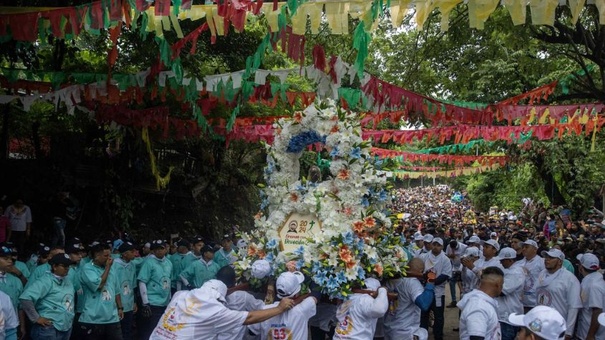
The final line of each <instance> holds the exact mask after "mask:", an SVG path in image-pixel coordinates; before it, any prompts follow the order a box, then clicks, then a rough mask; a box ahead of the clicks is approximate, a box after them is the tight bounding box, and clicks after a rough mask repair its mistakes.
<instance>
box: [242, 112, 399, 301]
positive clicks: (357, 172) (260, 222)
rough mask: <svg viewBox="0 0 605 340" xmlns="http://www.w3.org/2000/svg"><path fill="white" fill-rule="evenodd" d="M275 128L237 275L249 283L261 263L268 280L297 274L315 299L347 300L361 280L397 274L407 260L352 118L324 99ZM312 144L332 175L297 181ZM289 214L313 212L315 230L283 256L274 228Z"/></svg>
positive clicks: (382, 179)
mask: <svg viewBox="0 0 605 340" xmlns="http://www.w3.org/2000/svg"><path fill="white" fill-rule="evenodd" d="M274 128H275V131H276V132H275V138H274V142H273V144H272V145H267V166H266V167H265V180H266V183H267V186H266V187H265V188H264V190H263V192H262V198H263V203H262V205H261V212H260V213H259V214H257V216H256V217H255V230H254V231H253V232H252V233H251V235H247V234H245V235H242V237H243V238H244V239H245V240H246V241H247V242H248V249H247V250H246V252H245V253H243V254H240V255H241V256H242V257H244V258H243V260H241V261H238V262H237V263H236V269H237V270H238V271H239V272H240V273H241V274H243V275H244V276H245V277H247V278H251V276H252V275H251V268H252V265H253V262H254V261H255V260H258V259H264V260H266V261H268V262H269V263H271V266H272V271H273V274H274V275H278V274H279V273H281V272H283V271H285V270H301V271H303V272H304V273H305V274H307V275H309V276H310V277H311V278H312V280H313V281H314V282H315V283H316V284H317V285H319V286H320V287H322V293H325V294H329V295H330V296H331V297H337V298H346V297H347V296H348V295H349V294H350V293H351V290H352V288H353V287H355V286H361V282H362V281H363V279H364V278H365V277H368V276H374V277H378V278H382V277H392V276H394V275H395V273H402V274H404V273H405V272H404V268H405V265H406V263H407V256H406V253H405V251H404V250H403V247H402V244H401V239H400V237H399V236H396V235H394V233H393V230H392V223H391V220H390V218H389V216H388V212H387V211H386V210H385V209H386V204H387V203H388V198H389V197H388V195H387V191H386V188H385V187H386V185H387V178H386V175H385V173H384V172H382V171H380V170H377V166H379V165H380V164H376V163H375V161H376V160H375V158H373V157H372V156H371V155H370V148H371V143H370V142H369V141H363V139H362V138H361V125H360V122H359V119H358V118H357V117H356V115H355V114H353V113H351V112H347V111H344V110H342V109H340V108H338V107H337V106H336V105H335V104H334V102H333V101H326V102H322V103H315V104H312V105H311V106H309V107H308V108H306V109H305V110H304V111H303V112H297V113H295V114H294V116H293V117H292V118H287V119H284V118H282V119H280V120H279V121H278V122H277V123H275V125H274ZM315 143H322V144H323V146H324V148H325V149H326V150H327V151H328V152H329V154H330V157H331V162H330V167H329V170H330V174H331V176H330V178H329V179H327V180H325V181H321V182H318V183H314V182H311V181H309V180H305V179H303V180H301V179H299V175H300V174H299V173H300V164H299V158H300V157H301V154H302V151H303V150H305V148H306V147H307V146H309V145H310V144H315ZM376 162H379V161H376ZM293 212H298V213H301V214H316V215H317V217H318V219H319V221H321V224H322V229H321V232H319V233H316V234H315V235H314V237H313V239H309V240H308V241H309V243H308V244H307V245H306V246H304V247H303V246H301V247H299V248H298V249H296V250H295V251H294V252H282V251H280V250H279V235H278V230H279V228H280V227H281V226H282V225H283V224H284V222H285V221H286V219H287V218H288V216H289V215H290V214H291V213H293Z"/></svg>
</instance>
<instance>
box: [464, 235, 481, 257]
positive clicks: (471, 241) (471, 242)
mask: <svg viewBox="0 0 605 340" xmlns="http://www.w3.org/2000/svg"><path fill="white" fill-rule="evenodd" d="M466 245H467V246H469V247H476V248H477V249H479V258H481V259H482V258H483V246H481V239H480V238H479V236H477V235H473V236H471V237H469V238H468V240H466Z"/></svg>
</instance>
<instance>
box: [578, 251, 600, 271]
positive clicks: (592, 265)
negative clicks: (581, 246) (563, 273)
mask: <svg viewBox="0 0 605 340" xmlns="http://www.w3.org/2000/svg"><path fill="white" fill-rule="evenodd" d="M576 259H577V260H578V261H580V264H581V265H582V267H584V268H586V269H590V270H597V269H599V268H600V263H599V258H598V257H597V256H596V255H595V254H591V253H586V254H578V255H577V256H576Z"/></svg>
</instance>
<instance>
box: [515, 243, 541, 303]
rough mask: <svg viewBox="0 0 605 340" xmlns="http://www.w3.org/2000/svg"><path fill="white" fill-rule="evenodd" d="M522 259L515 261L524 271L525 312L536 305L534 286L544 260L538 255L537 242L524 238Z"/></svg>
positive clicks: (523, 299) (523, 300)
mask: <svg viewBox="0 0 605 340" xmlns="http://www.w3.org/2000/svg"><path fill="white" fill-rule="evenodd" d="M522 248H523V250H522V252H523V259H522V260H520V261H517V263H515V265H516V266H520V267H521V268H523V270H524V271H525V274H526V276H525V285H524V286H523V298H522V299H521V301H522V302H523V309H524V310H525V312H526V313H527V312H528V311H529V310H530V309H532V308H533V307H535V306H536V304H537V303H536V299H537V297H536V287H537V283H538V275H540V272H542V271H543V270H544V260H543V259H542V258H541V257H540V256H539V255H538V243H536V241H534V240H526V241H525V242H523V243H522Z"/></svg>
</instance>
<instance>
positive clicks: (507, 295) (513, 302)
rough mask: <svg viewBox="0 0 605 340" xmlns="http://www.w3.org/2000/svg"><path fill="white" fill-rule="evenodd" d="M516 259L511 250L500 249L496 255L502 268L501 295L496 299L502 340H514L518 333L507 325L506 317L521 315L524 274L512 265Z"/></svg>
mask: <svg viewBox="0 0 605 340" xmlns="http://www.w3.org/2000/svg"><path fill="white" fill-rule="evenodd" d="M516 257H517V252H516V251H515V250H514V249H513V248H502V249H501V250H500V254H499V255H498V259H499V260H500V263H501V264H502V267H503V268H504V269H503V272H504V286H503V287H502V294H501V295H500V296H498V297H496V301H498V309H497V310H498V319H499V320H500V329H501V330H502V340H515V337H516V336H517V332H518V331H519V330H518V329H517V327H516V326H514V325H511V324H510V323H509V321H508V316H509V315H510V314H512V313H517V314H523V303H522V302H521V297H522V296H523V285H524V284H525V272H524V271H523V269H522V268H521V267H519V266H514V265H513V264H514V263H515V258H516Z"/></svg>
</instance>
